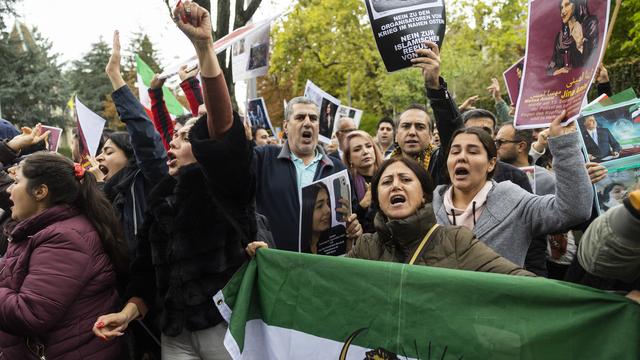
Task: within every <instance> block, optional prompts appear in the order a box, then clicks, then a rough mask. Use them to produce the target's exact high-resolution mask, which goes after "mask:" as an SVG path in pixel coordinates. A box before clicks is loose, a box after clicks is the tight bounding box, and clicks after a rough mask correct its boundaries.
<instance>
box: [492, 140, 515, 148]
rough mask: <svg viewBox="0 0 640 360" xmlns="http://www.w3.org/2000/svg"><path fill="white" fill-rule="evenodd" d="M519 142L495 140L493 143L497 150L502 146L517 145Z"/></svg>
mask: <svg viewBox="0 0 640 360" xmlns="http://www.w3.org/2000/svg"><path fill="white" fill-rule="evenodd" d="M519 142H520V141H516V140H502V139H496V141H495V143H496V147H497V148H499V147H500V146H502V145H503V144H517V143H519Z"/></svg>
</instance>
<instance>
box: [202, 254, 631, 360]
mask: <svg viewBox="0 0 640 360" xmlns="http://www.w3.org/2000/svg"><path fill="white" fill-rule="evenodd" d="M214 301H215V303H216V305H217V306H218V309H219V310H220V313H221V314H222V316H223V317H224V318H225V319H226V320H227V322H228V323H229V329H228V331H227V335H226V337H225V341H224V343H225V346H226V348H227V349H228V350H229V353H230V354H231V356H232V358H234V359H278V360H284V359H340V360H342V359H353V360H362V359H423V360H427V359H445V360H458V359H465V360H472V359H482V360H486V359H498V360H500V359H509V360H510V359H520V360H528V359H531V360H539V359H634V360H637V359H639V358H640V342H639V341H638V339H640V306H639V305H638V304H637V303H636V302H634V301H631V300H629V299H627V298H625V297H623V296H621V295H617V294H612V293H606V292H604V291H600V290H596V289H592V288H587V287H583V286H579V285H573V284H569V283H564V282H561V281H554V280H548V279H543V278H527V277H519V276H508V275H499V274H488V273H479V272H471V271H461V270H451V269H442V268H435V267H428V266H415V265H405V264H399V263H389V262H376V261H367V260H357V259H348V258H342V257H332V256H319V255H309V254H299V253H294V252H286V251H278V250H272V249H260V250H259V251H258V253H257V256H256V258H255V259H254V260H252V261H251V262H250V263H248V264H247V265H245V266H244V267H242V268H241V269H240V270H239V271H238V272H237V273H236V274H235V275H234V277H233V278H232V279H231V281H230V282H229V283H228V284H227V286H226V287H225V288H224V289H223V290H222V291H220V292H219V293H218V294H217V295H216V296H214Z"/></svg>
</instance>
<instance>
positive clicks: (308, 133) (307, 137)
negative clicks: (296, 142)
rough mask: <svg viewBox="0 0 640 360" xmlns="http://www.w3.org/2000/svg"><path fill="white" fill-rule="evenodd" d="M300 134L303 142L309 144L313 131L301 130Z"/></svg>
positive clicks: (311, 140)
mask: <svg viewBox="0 0 640 360" xmlns="http://www.w3.org/2000/svg"><path fill="white" fill-rule="evenodd" d="M300 135H301V137H302V143H303V144H311V143H312V142H313V131H311V130H302V133H301V134H300Z"/></svg>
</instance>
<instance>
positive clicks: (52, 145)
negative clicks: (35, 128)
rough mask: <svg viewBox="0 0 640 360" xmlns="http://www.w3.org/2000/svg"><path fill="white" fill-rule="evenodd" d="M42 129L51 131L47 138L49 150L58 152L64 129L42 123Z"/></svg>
mask: <svg viewBox="0 0 640 360" xmlns="http://www.w3.org/2000/svg"><path fill="white" fill-rule="evenodd" d="M42 131H49V132H50V134H49V137H48V138H47V139H46V140H45V141H46V143H47V150H49V151H51V152H58V148H59V147H60V139H61V138H62V131H63V130H62V129H61V128H59V127H55V126H47V125H42Z"/></svg>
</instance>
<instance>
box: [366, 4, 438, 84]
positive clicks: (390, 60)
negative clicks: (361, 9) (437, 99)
mask: <svg viewBox="0 0 640 360" xmlns="http://www.w3.org/2000/svg"><path fill="white" fill-rule="evenodd" d="M365 3H366V5H367V12H368V13H369V20H370V21H371V29H372V30H373V37H374V38H375V39H376V45H377V46H378V51H379V52H380V56H382V61H384V66H385V67H386V68H387V71H389V72H392V71H397V70H400V69H404V68H407V67H410V66H411V65H412V64H411V59H413V58H415V57H417V55H416V50H417V49H420V48H423V47H424V45H423V44H422V43H423V42H424V41H426V40H429V41H433V42H435V43H436V44H438V46H439V47H441V46H442V40H443V39H444V31H445V27H446V26H445V25H446V16H445V9H444V0H365Z"/></svg>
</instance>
